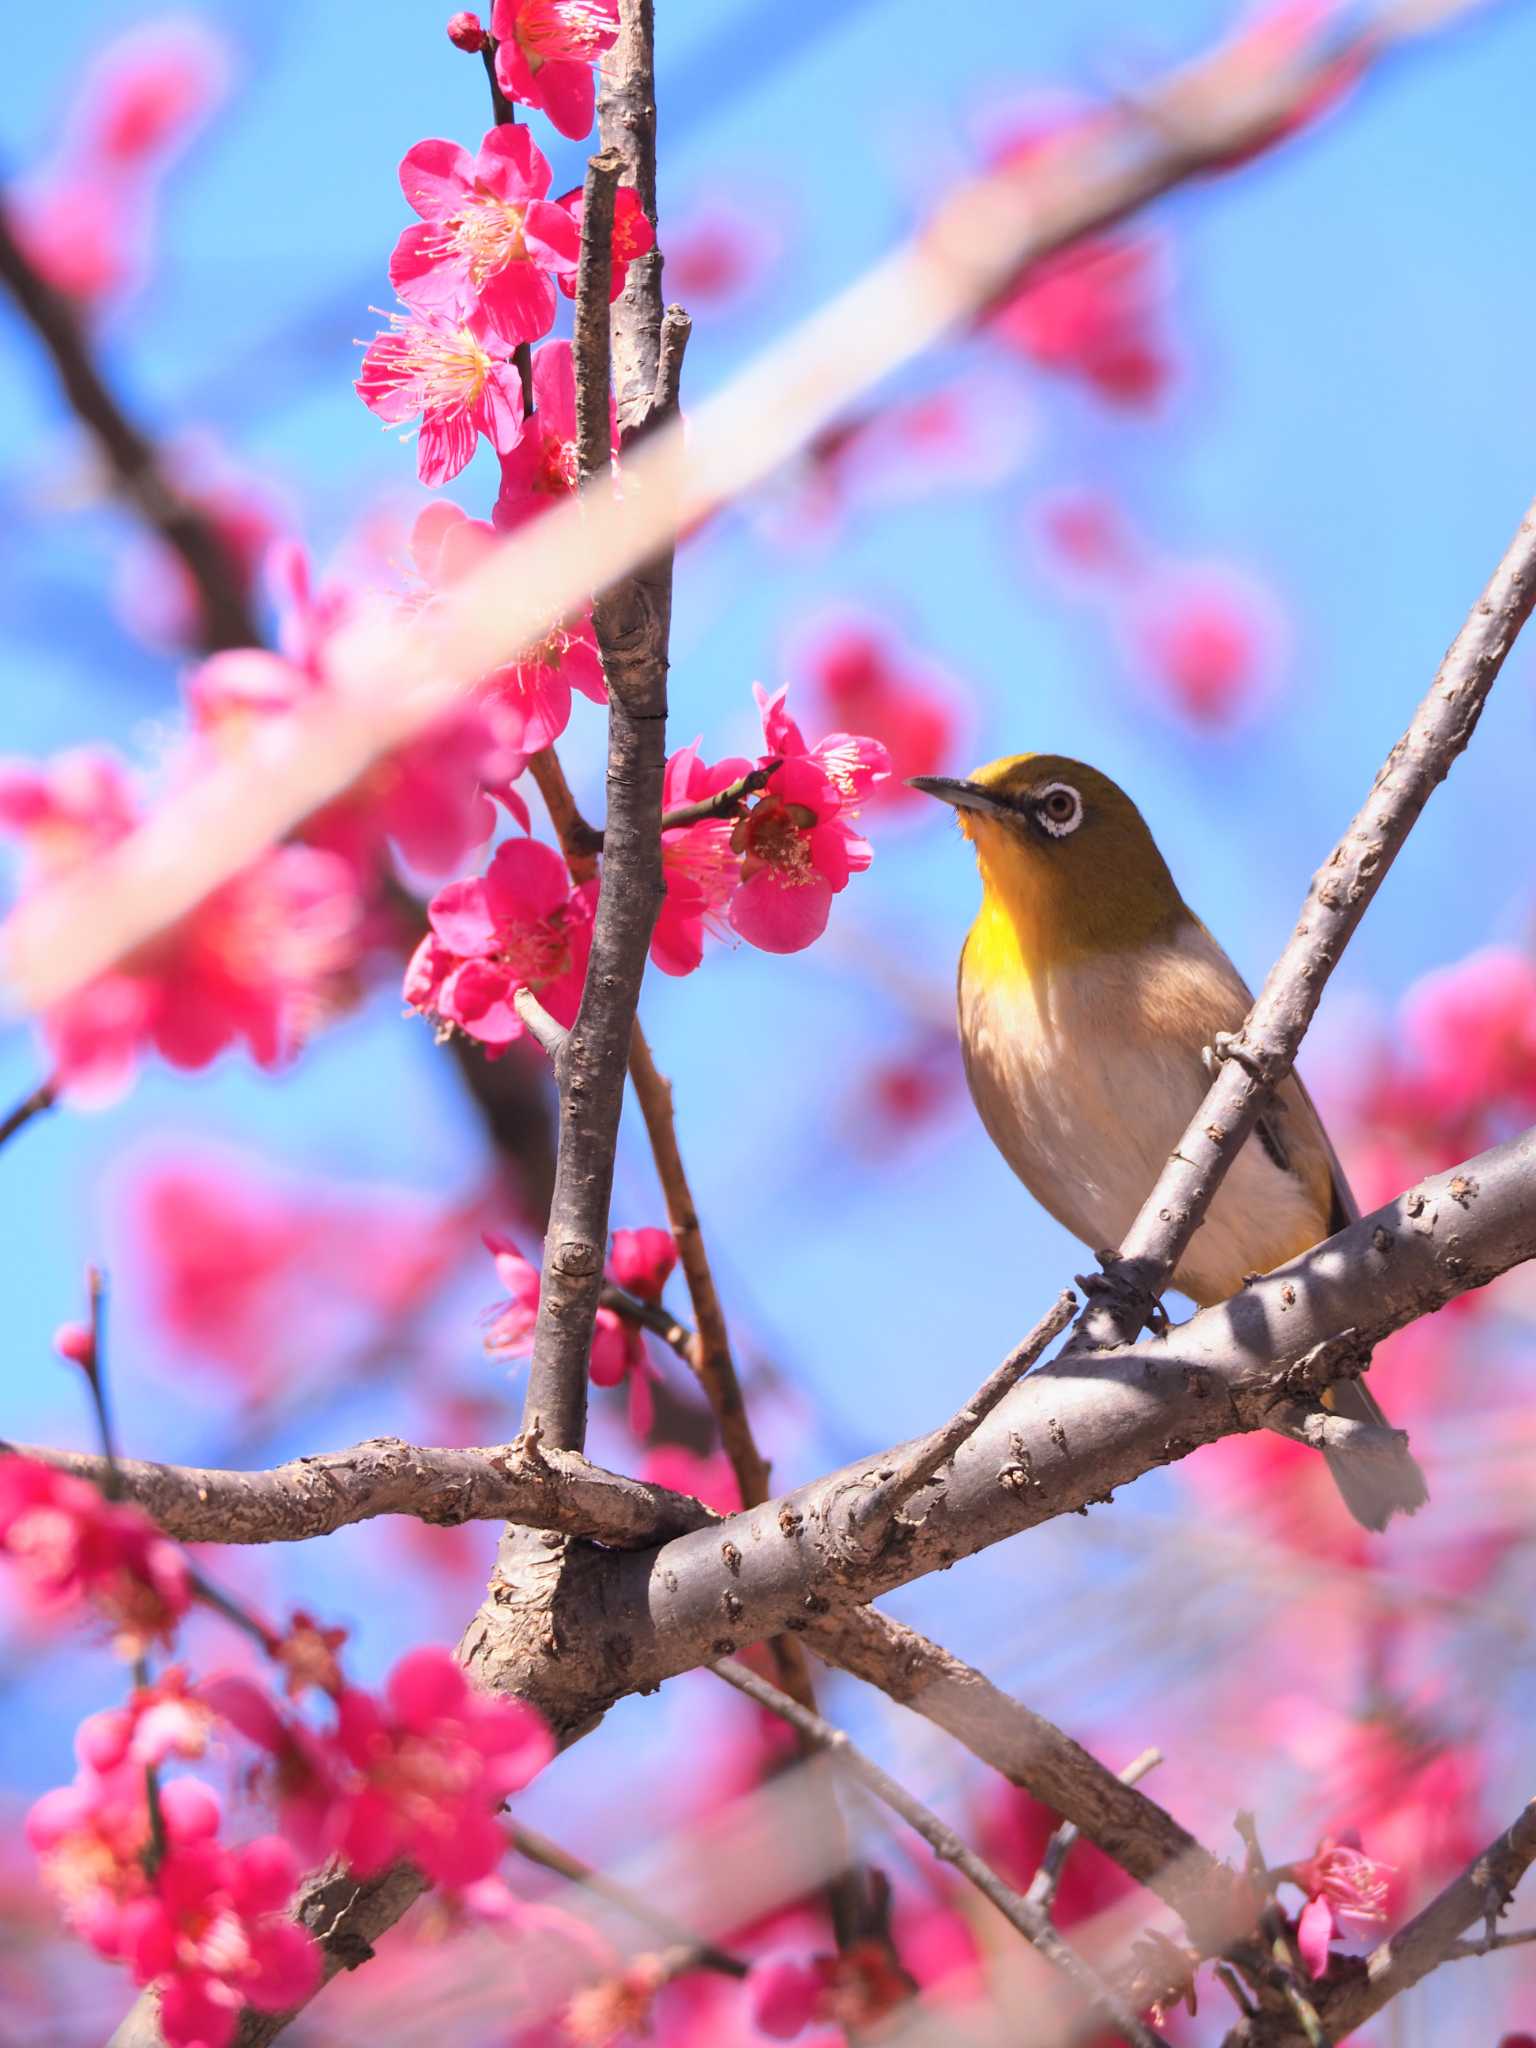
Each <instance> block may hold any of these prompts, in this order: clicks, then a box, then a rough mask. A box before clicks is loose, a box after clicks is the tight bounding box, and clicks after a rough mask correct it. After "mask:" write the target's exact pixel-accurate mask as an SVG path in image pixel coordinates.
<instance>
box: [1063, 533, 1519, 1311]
mask: <svg viewBox="0 0 1536 2048" xmlns="http://www.w3.org/2000/svg"><path fill="white" fill-rule="evenodd" d="M1533 606H1536V504H1533V505H1531V506H1530V507H1529V508H1528V509H1527V511H1526V514H1525V517H1524V518H1523V519H1522V520H1521V522H1520V525H1519V528H1518V529H1517V531H1516V533H1515V537H1514V539H1513V540H1512V541H1511V542H1510V544H1509V546H1508V547H1507V548H1506V549H1505V551H1504V557H1503V559H1502V561H1501V562H1500V563H1499V566H1498V567H1497V568H1496V569H1495V570H1494V572H1493V575H1492V576H1491V577H1490V578H1489V580H1488V584H1487V587H1486V589H1485V590H1484V591H1483V594H1482V596H1481V597H1480V598H1479V599H1478V601H1477V603H1476V604H1475V605H1474V606H1473V607H1472V610H1471V612H1470V614H1469V615H1468V617H1467V620H1466V622H1465V624H1464V625H1463V626H1462V628H1461V631H1460V632H1459V633H1458V634H1457V635H1456V638H1455V639H1454V640H1453V641H1452V642H1451V645H1450V648H1449V650H1448V651H1447V653H1446V656H1445V659H1444V660H1443V661H1442V662H1441V664H1440V667H1439V670H1438V672H1437V673H1436V676H1435V679H1434V681H1433V683H1431V685H1430V687H1429V691H1428V694H1427V695H1426V696H1425V698H1424V700H1423V702H1422V703H1421V704H1420V705H1419V708H1418V710H1417V711H1416V712H1415V713H1414V715H1413V719H1412V721H1411V723H1410V724H1409V727H1408V730H1407V731H1406V732H1405V733H1404V734H1403V736H1402V738H1401V739H1400V740H1399V741H1398V742H1397V745H1396V746H1395V747H1394V748H1393V749H1392V751H1391V753H1390V754H1389V755H1388V756H1387V759H1386V761H1385V763H1384V765H1383V766H1382V768H1381V770H1380V771H1379V773H1378V774H1377V776H1376V780H1375V782H1374V783H1373V784H1372V787H1371V793H1370V795H1369V796H1368V797H1367V798H1366V800H1365V802H1364V804H1363V805H1362V806H1361V808H1360V810H1359V812H1358V814H1357V815H1356V817H1355V818H1354V819H1353V821H1352V822H1351V824H1350V826H1349V828H1348V830H1347V831H1346V832H1345V834H1344V836H1343V838H1342V839H1341V840H1340V841H1339V843H1338V845H1337V846H1336V847H1335V848H1334V849H1333V852H1332V853H1331V854H1330V855H1329V856H1328V859H1327V860H1326V861H1325V862H1324V863H1323V865H1322V867H1320V868H1319V869H1318V871H1317V873H1316V874H1315V875H1314V876H1313V878H1312V885H1311V887H1310V888H1309V890H1308V891H1307V900H1306V902H1305V903H1304V904H1303V905H1302V909H1301V916H1300V918H1299V919H1298V921H1297V925H1296V929H1295V931H1294V932H1293V933H1292V935H1291V938H1290V940H1289V942H1288V944H1287V945H1286V947H1285V950H1284V952H1282V953H1281V955H1280V957H1279V959H1278V960H1277V961H1276V962H1275V964H1274V966H1273V967H1272V968H1271V969H1270V971H1269V974H1268V977H1267V978H1266V980H1265V983H1264V986H1263V988H1262V989H1261V991H1260V992H1259V998H1258V1001H1257V1002H1256V1003H1255V1004H1254V1006H1253V1009H1252V1010H1251V1012H1250V1013H1249V1016H1248V1019H1247V1021H1246V1022H1245V1024H1244V1025H1243V1028H1242V1030H1241V1031H1239V1032H1238V1033H1237V1035H1236V1037H1235V1039H1234V1040H1232V1041H1231V1043H1230V1044H1229V1046H1228V1047H1227V1048H1226V1051H1225V1057H1224V1058H1223V1059H1222V1060H1221V1062H1220V1067H1219V1071H1218V1073H1217V1075H1216V1079H1215V1081H1214V1082H1213V1084H1212V1086H1211V1088H1210V1090H1209V1092H1208V1093H1207V1095H1206V1097H1205V1100H1204V1101H1203V1102H1202V1103H1201V1105H1200V1107H1199V1109H1198V1110H1197V1111H1196V1112H1195V1115H1194V1118H1193V1120H1192V1122H1191V1123H1190V1126H1189V1128H1188V1130H1187V1131H1186V1132H1185V1133H1184V1135H1183V1137H1182V1138H1180V1140H1179V1142H1178V1145H1177V1146H1176V1148H1175V1149H1174V1152H1173V1156H1172V1157H1171V1158H1170V1159H1169V1161H1168V1164H1167V1165H1166V1166H1165V1167H1164V1168H1163V1170H1162V1172H1161V1173H1160V1174H1159V1176H1158V1179H1157V1184H1156V1185H1155V1186H1154V1188H1153V1189H1152V1192H1151V1193H1150V1194H1149V1195H1148V1196H1147V1199H1146V1201H1145V1202H1144V1203H1143V1204H1142V1206H1141V1211H1140V1213H1139V1214H1138V1216H1137V1218H1136V1220H1135V1222H1134V1223H1133V1224H1132V1225H1131V1228H1130V1232H1129V1234H1128V1235H1127V1237H1126V1239H1125V1242H1124V1243H1123V1244H1122V1245H1121V1246H1120V1250H1119V1256H1118V1257H1117V1258H1116V1259H1114V1260H1113V1261H1112V1262H1110V1263H1109V1264H1108V1265H1107V1266H1106V1281H1107V1283H1108V1286H1107V1291H1106V1293H1105V1294H1104V1295H1102V1296H1099V1297H1098V1298H1097V1299H1095V1300H1091V1301H1090V1302H1089V1304H1088V1307H1087V1309H1086V1310H1085V1311H1084V1313H1083V1316H1082V1318H1081V1324H1080V1331H1081V1335H1082V1337H1083V1338H1084V1339H1085V1340H1086V1341H1089V1342H1092V1343H1096V1344H1112V1343H1128V1342H1129V1341H1130V1340H1131V1339H1132V1338H1134V1337H1135V1335H1136V1334H1137V1332H1138V1331H1139V1330H1140V1328H1141V1326H1142V1324H1143V1323H1144V1322H1145V1321H1146V1319H1147V1314H1148V1311H1149V1308H1150V1305H1151V1304H1152V1303H1153V1302H1155V1301H1156V1299H1157V1297H1158V1296H1159V1295H1160V1294H1161V1293H1162V1291H1163V1289H1164V1288H1165V1287H1166V1286H1167V1285H1168V1282H1169V1280H1170V1278H1171V1277H1172V1274H1173V1270H1174V1267H1175V1266H1176V1265H1177V1264H1178V1262H1179V1257H1180V1255H1181V1254H1182V1252H1183V1250H1184V1247H1185V1246H1186V1245H1187V1244H1188V1243H1189V1240H1190V1238H1191V1237H1192V1236H1193V1235H1194V1233H1195V1231H1196V1230H1197V1229H1198V1228H1199V1227H1200V1223H1201V1221H1202V1219H1203V1218H1204V1216H1205V1213H1206V1211H1207V1209H1208V1208H1209V1207H1210V1204H1211V1200H1212V1198H1213V1196H1214V1195H1215V1193H1216V1190H1217V1188H1218V1187H1219V1186H1220V1185H1221V1181H1222V1176H1223V1175H1224V1174H1225V1173H1226V1171H1227V1169H1228V1167H1229V1166H1230V1165H1231V1164H1232V1162H1233V1160H1234V1159H1235V1158H1236V1157H1237V1155H1238V1153H1239V1152H1240V1151H1241V1149H1242V1147H1243V1145H1244V1143H1245V1142H1246V1141H1247V1139H1248V1137H1249V1136H1250V1134H1251V1133H1252V1131H1253V1128H1254V1126H1255V1125H1256V1124H1257V1122H1258V1120H1259V1116H1260V1114H1261V1113H1262V1111H1263V1108H1264V1104H1265V1102H1266V1101H1267V1100H1268V1099H1269V1095H1270V1092H1271V1090H1272V1089H1273V1088H1274V1087H1275V1086H1276V1085H1277V1083H1279V1082H1280V1081H1282V1080H1283V1079H1284V1078H1285V1076H1286V1075H1287V1074H1288V1073H1289V1072H1290V1069H1291V1065H1292V1063H1293V1062H1294V1060H1295V1058H1296V1054H1297V1051H1298V1049H1299V1048H1300V1045H1301V1041H1302V1038H1303V1037H1304V1036H1305V1033H1306V1030H1307V1026H1308V1025H1309V1024H1310V1023H1311V1022H1312V1019H1313V1017H1314V1016H1315V1015H1316V1013H1317V1006H1318V1004H1319V1002H1320V1001H1321V1000H1322V994H1323V990H1324V988H1325V987H1326V986H1327V983H1328V977H1329V975H1330V974H1331V973H1332V972H1333V970H1334V968H1335V967H1336V966H1337V965H1338V963H1339V959H1340V956H1341V955H1342V953H1343V951H1344V948H1345V946H1346V945H1347V944H1348V943H1349V940H1350V938H1351V937H1352V936H1353V934H1354V931H1355V928H1356V927H1357V926H1358V924H1359V923H1360V920H1361V918H1362V917H1364V915H1365V913H1366V910H1367V908H1368V907H1369V905H1370V902H1371V899H1372V897H1373V896H1374V895H1375V894H1376V891H1377V890H1378V889H1379V888H1380V886H1381V884H1382V881H1383V880H1384V878H1385V876H1386V873H1387V870H1388V869H1389V868H1390V867H1391V865H1392V862H1393V860H1394V859H1395V858H1396V857H1397V855H1398V853H1399V852H1400V851H1401V849H1402V846H1403V842H1404V841H1405V840H1406V838H1407V837H1408V834H1409V832H1410V831H1411V830H1412V828H1413V825H1414V823H1415V821H1416V820H1417V819H1418V817H1419V814H1420V813H1421V812H1422V810H1423V809H1424V806H1425V804H1426V803H1428V801H1429V798H1430V796H1431V794H1432V793H1433V791H1434V788H1435V785H1436V784H1437V783H1439V782H1442V781H1444V779H1445V777H1446V775H1447V774H1449V772H1450V768H1451V764H1452V762H1453V761H1454V760H1455V759H1456V757H1457V755H1458V754H1460V753H1461V752H1462V750H1463V749H1464V748H1465V746H1466V745H1467V742H1468V741H1469V740H1470V739H1471V737H1472V734H1473V732H1474V730H1475V729H1476V726H1477V721H1478V718H1479V716H1480V715H1481V712H1482V709H1483V705H1484V704H1485V702H1486V701H1487V697H1488V692H1489V691H1490V690H1491V689H1492V688H1493V683H1494V678H1495V677H1496V676H1497V675H1498V673H1499V670H1500V669H1501V668H1502V667H1503V665H1504V658H1505V656H1506V655H1507V654H1508V653H1509V650H1510V648H1511V647H1513V645H1514V644H1515V639H1516V637H1517V635H1518V634H1519V632H1520V629H1521V627H1522V626H1523V625H1524V624H1525V622H1526V620H1527V619H1528V618H1529V617H1530V615H1531V610H1532V607H1533Z"/></svg>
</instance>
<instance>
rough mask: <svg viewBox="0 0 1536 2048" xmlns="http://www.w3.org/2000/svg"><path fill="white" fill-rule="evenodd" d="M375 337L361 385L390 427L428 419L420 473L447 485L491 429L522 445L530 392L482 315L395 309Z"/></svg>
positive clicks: (496, 440)
mask: <svg viewBox="0 0 1536 2048" xmlns="http://www.w3.org/2000/svg"><path fill="white" fill-rule="evenodd" d="M386 318H387V319H388V321H389V329H388V331H387V332H386V333H383V334H378V335H375V337H374V339H373V340H372V341H371V342H370V343H369V344H368V348H367V352H366V353H365V355H364V357H363V367H362V372H361V374H360V375H359V377H358V378H357V382H356V385H355V386H354V388H355V390H356V392H357V395H358V397H359V398H360V399H361V400H362V401H363V403H364V405H366V406H367V407H368V409H369V411H370V412H372V413H375V414H377V416H378V417H379V418H380V419H381V420H383V421H384V422H385V423H386V425H388V426H403V425H404V424H405V423H406V422H407V421H408V420H414V419H420V421H421V428H420V432H419V435H418V438H417V443H416V474H417V475H418V476H419V477H420V478H421V481H422V482H423V483H424V484H429V485H435V484H445V483H447V482H448V481H449V479H450V478H451V477H456V476H457V475H458V473H459V471H460V470H461V469H462V468H463V467H464V465H465V464H466V463H467V462H468V461H469V459H470V457H471V456H472V455H473V454H474V452H475V448H476V446H477V444H478V441H479V437H480V436H481V435H482V434H484V436H485V437H486V439H487V440H488V441H489V442H490V444H491V446H492V447H493V448H495V449H496V450H497V451H498V452H499V453H505V452H506V451H507V450H508V449H510V448H513V447H514V446H515V445H516V443H517V437H518V432H519V429H520V427H521V424H522V416H523V393H522V385H521V382H520V380H519V378H518V373H517V368H516V365H515V364H514V363H513V361H512V356H511V344H510V343H508V342H505V341H503V340H501V339H500V338H499V337H498V336H497V335H496V334H494V333H493V332H492V331H491V329H490V327H489V326H488V324H487V323H486V321H485V319H484V317H483V316H482V315H481V314H479V313H471V314H466V315H456V314H455V315H443V314H438V313H390V314H388V315H386Z"/></svg>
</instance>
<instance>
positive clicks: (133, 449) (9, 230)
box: [0, 202, 262, 653]
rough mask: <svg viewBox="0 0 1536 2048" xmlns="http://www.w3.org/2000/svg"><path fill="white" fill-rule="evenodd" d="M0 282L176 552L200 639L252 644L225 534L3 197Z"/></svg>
mask: <svg viewBox="0 0 1536 2048" xmlns="http://www.w3.org/2000/svg"><path fill="white" fill-rule="evenodd" d="M0 282H3V283H4V284H5V286H6V288H7V289H8V290H9V292H10V294H11V297H12V298H13V299H14V300H15V302H16V308H17V311H18V312H19V313H20V314H21V316H22V318H23V319H24V320H26V321H27V323H28V324H29V325H30V327H31V328H32V330H33V332H34V333H35V334H36V335H37V338H38V340H39V341H40V342H41V343H42V345H43V347H44V348H45V349H46V350H47V352H48V354H49V357H50V358H51V359H52V362H53V367H54V369H55V371H56V372H57V374H58V379H59V384H60V387H61V389H62V391H63V394H64V398H65V400H66V402H67V403H68V405H69V407H70V409H71V410H72V411H73V413H74V414H75V417H76V418H77V419H78V420H79V421H80V423H81V425H82V426H83V427H85V429H86V430H87V432H88V433H89V434H90V435H91V436H92V438H93V439H94V441H95V443H96V446H97V447H98V448H99V449H100V451H101V454H102V456H103V458H104V460H105V462H106V464H107V467H108V469H109V471H110V472H111V475H112V478H113V481H114V483H115V484H116V486H117V489H118V490H119V492H120V493H121V495H122V496H123V497H124V498H126V499H127V500H128V502H129V503H130V504H131V505H133V506H134V507H136V509H137V510H138V511H139V513H140V514H141V515H142V517H143V518H144V519H145V520H146V521H147V522H148V523H149V524H150V525H151V526H153V527H154V529H155V530H156V532H157V533H158V534H159V535H160V537H161V539H162V540H163V541H164V542H165V543H166V545H167V546H168V547H169V548H171V549H173V550H174V552H175V553H176V554H177V555H178V556H179V557H180V559H181V563H182V566H183V568H185V570H186V572H187V574H188V576H189V577H190V578H191V579H192V584H193V587H194V588H195V589H196V591H197V598H198V604H199V607H200V610H201V613H202V644H203V647H204V649H205V650H206V651H207V652H209V653H212V652H213V651H214V650H215V649H217V648H220V647H257V646H260V644H261V638H262V635H261V629H260V628H259V626H258V625H257V623H256V620H255V617H254V615H253V613H252V611H251V608H250V604H249V601H248V599H247V597H246V594H245V579H244V576H243V575H242V573H241V570H240V565H239V563H238V562H237V561H236V560H235V558H234V555H233V554H232V553H231V551H230V548H229V545H228V543H227V542H226V541H225V539H224V537H223V535H222V534H221V533H220V532H219V530H218V528H217V527H216V526H215V525H214V523H213V521H212V520H211V519H209V517H208V516H207V514H206V513H205V512H203V511H202V510H201V509H200V507H198V506H197V505H195V504H194V503H193V502H192V500H191V499H190V498H188V497H187V496H186V494H185V493H184V492H183V491H181V490H179V489H178V488H177V486H176V485H175V484H174V483H173V482H172V481H171V479H170V477H169V475H168V474H167V472H166V468H165V463H164V460H163V458H162V456H161V453H160V451H159V449H158V448H157V447H156V446H155V444H154V442H153V441H152V440H151V439H150V437H149V435H148V434H147V433H145V431H144V429H143V428H142V427H140V426H139V425H138V424H137V423H136V422H135V421H134V420H132V419H130V418H129V416H128V414H127V412H126V411H125V410H124V408H123V406H122V405H121V403H120V402H119V400H118V399H117V397H116V396H115V394H114V393H113V392H112V390H111V389H110V387H109V386H108V384H107V382H106V380H105V378H104V377H103V376H102V374H101V370H100V367H99V366H98V364H97V361H96V356H95V351H94V349H93V347H92V345H91V341H90V338H89V336H88V335H87V333H86V330H85V328H84V326H83V325H82V323H81V320H80V316H79V314H78V312H77V311H76V310H75V308H74V306H73V305H72V304H71V303H70V301H69V300H68V299H67V298H65V296H64V295H63V293H62V292H59V291H56V290H55V289H54V287H53V286H52V285H51V284H50V283H49V282H48V280H47V279H46V278H45V277H44V276H43V275H42V274H41V272H40V271H38V270H37V269H36V268H35V266H34V265H33V263H32V262H31V260H30V258H29V257H28V256H27V253H26V251H25V250H24V249H23V248H22V246H21V243H20V242H19V240H18V239H17V236H16V230H15V228H14V227H13V226H12V224H11V221H10V218H9V215H8V214H7V212H6V209H5V206H4V204H3V202H0Z"/></svg>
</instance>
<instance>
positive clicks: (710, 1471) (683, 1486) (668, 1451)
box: [640, 1444, 741, 1515]
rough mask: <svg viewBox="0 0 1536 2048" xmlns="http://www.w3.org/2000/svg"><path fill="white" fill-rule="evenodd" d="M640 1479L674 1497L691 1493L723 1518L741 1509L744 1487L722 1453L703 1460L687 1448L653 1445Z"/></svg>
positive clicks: (643, 1461)
mask: <svg viewBox="0 0 1536 2048" xmlns="http://www.w3.org/2000/svg"><path fill="white" fill-rule="evenodd" d="M640 1477H641V1478H642V1479H648V1480H649V1481H650V1482H651V1484H652V1485H653V1486H667V1487H670V1488H671V1490H672V1491H673V1492H674V1493H691V1494H692V1495H693V1497H694V1499H695V1500H701V1501H703V1503H704V1505H705V1507H707V1508H715V1509H716V1510H718V1512H719V1513H720V1514H722V1515H734V1514H736V1513H738V1512H739V1511H740V1508H741V1487H740V1485H739V1483H738V1482H737V1478H736V1474H735V1471H734V1470H733V1469H732V1466H731V1461H730V1459H729V1458H728V1457H726V1455H725V1453H724V1452H723V1451H715V1452H712V1453H711V1454H710V1456H708V1457H701V1456H700V1455H699V1453H698V1452H697V1451H690V1450H689V1449H688V1447H687V1445H686V1444H652V1445H651V1446H650V1447H649V1448H648V1449H647V1451H646V1453H645V1456H644V1458H643V1459H642V1460H641V1464H640Z"/></svg>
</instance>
